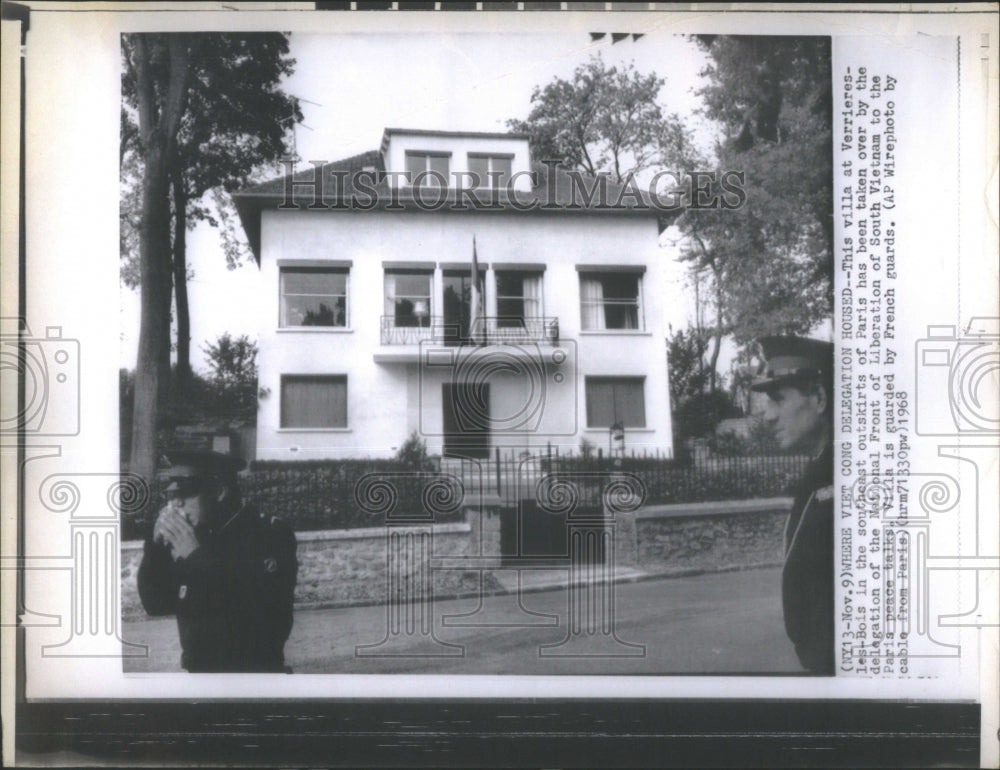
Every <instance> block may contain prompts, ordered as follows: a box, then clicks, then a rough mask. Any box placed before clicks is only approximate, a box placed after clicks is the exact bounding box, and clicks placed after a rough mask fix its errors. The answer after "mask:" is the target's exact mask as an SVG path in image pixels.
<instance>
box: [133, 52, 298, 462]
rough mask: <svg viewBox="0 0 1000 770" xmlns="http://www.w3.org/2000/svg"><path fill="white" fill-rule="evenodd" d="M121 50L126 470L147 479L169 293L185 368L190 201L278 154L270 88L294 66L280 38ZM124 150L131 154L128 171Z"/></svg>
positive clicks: (279, 123)
mask: <svg viewBox="0 0 1000 770" xmlns="http://www.w3.org/2000/svg"><path fill="white" fill-rule="evenodd" d="M122 55H123V59H124V74H123V79H122V96H123V99H122V101H123V108H122V126H123V131H122V147H121V157H122V167H123V170H129V169H133V170H134V176H133V178H134V179H135V180H136V181H137V184H138V189H139V191H140V192H139V195H138V199H139V200H138V203H139V205H138V214H137V215H135V214H133V215H132V216H131V219H130V218H129V216H127V215H126V216H125V217H124V221H125V223H126V224H127V223H128V222H129V221H131V222H132V224H135V225H137V226H138V237H137V238H135V240H136V241H138V243H137V246H138V249H137V252H138V269H137V270H135V271H133V273H132V274H133V275H137V277H138V285H139V289H140V303H141V310H140V329H139V355H138V359H137V362H136V372H135V406H134V419H133V431H132V448H131V457H130V466H131V468H132V470H133V471H135V472H137V473H140V474H142V475H144V476H146V477H147V478H148V477H151V476H152V473H153V472H154V470H155V461H156V438H155V434H156V427H157V415H158V408H159V401H160V396H161V384H162V383H164V382H165V377H166V374H167V372H168V371H169V365H168V364H169V345H170V305H171V299H172V294H173V290H174V289H175V288H176V290H177V299H178V303H177V305H178V324H179V326H181V325H183V326H184V329H183V330H181V329H179V334H178V338H179V339H178V343H179V345H178V347H179V350H178V354H179V359H182V360H183V361H184V365H185V368H187V358H188V354H187V348H186V346H187V344H188V339H189V336H190V334H189V331H188V330H187V327H186V325H187V306H186V297H187V295H186V280H187V267H186V259H185V257H184V252H185V232H186V230H187V227H188V225H189V223H192V222H193V221H195V220H197V219H199V218H205V217H207V216H208V214H207V212H206V210H205V209H203V208H199V204H198V201H199V199H200V197H201V195H202V194H203V193H204V192H205V191H206V190H208V189H210V188H212V187H215V186H218V185H233V186H237V185H239V184H241V183H242V182H243V181H245V180H246V178H247V176H248V175H249V174H250V173H252V171H253V168H254V166H255V165H257V164H258V163H259V162H262V161H266V160H268V159H272V158H274V157H276V156H277V155H280V153H281V152H282V151H283V144H282V141H283V140H282V137H283V136H284V129H285V127H286V126H287V123H288V121H289V120H299V119H301V114H300V113H299V112H298V108H297V105H296V104H295V101H294V99H292V97H289V96H288V95H287V94H285V93H284V92H283V91H282V90H281V88H280V85H281V82H282V79H283V78H284V77H285V76H286V75H288V74H289V73H290V72H291V71H292V68H293V66H294V60H293V59H291V58H290V57H289V56H288V40H287V37H286V36H285V35H281V34H253V35H229V34H198V35H187V34H134V35H125V36H123V38H122ZM131 122H134V125H135V130H134V131H133V130H132V129H131V128H130V123H131ZM129 153H134V155H135V157H134V163H133V165H131V166H130V165H129V163H130V161H129V158H128V155H129ZM125 200H126V201H127V200H128V196H127V195H126V196H125ZM123 208H124V206H123ZM171 225H173V228H171ZM128 237H129V236H128V234H127V233H126V234H125V235H124V236H123V239H122V240H123V247H126V246H127V243H128ZM127 274H128V273H127V271H126V272H125V273H124V274H123V278H124V276H125V275H127ZM182 345H183V346H184V349H183V351H182V350H181V346H182ZM165 362H167V365H166V366H165Z"/></svg>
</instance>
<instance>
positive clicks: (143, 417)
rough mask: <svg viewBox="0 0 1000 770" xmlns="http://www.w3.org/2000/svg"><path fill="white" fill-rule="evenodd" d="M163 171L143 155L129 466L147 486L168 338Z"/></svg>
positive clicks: (155, 157) (159, 162) (157, 157)
mask: <svg viewBox="0 0 1000 770" xmlns="http://www.w3.org/2000/svg"><path fill="white" fill-rule="evenodd" d="M165 166H166V163H165V160H164V158H163V153H162V151H160V152H149V153H148V154H147V163H146V169H145V173H144V179H143V191H142V207H143V226H142V234H141V236H140V240H139V255H140V300H141V310H140V316H139V354H138V358H137V360H136V367H135V404H134V407H133V413H132V457H131V463H130V465H131V470H132V471H133V472H134V473H138V474H140V475H142V476H143V477H145V478H146V479H147V480H151V479H152V478H153V474H154V473H155V471H156V458H157V446H156V428H157V424H158V421H159V411H160V410H159V406H160V404H159V401H160V386H161V384H162V383H161V375H162V367H163V361H162V359H163V351H164V350H167V351H169V350H170V336H169V333H168V334H166V335H165V334H164V324H163V308H164V306H165V305H166V302H167V301H169V296H170V294H169V287H170V208H169V198H168V185H167V172H166V168H165ZM165 298H167V300H166V301H165ZM168 329H169V326H168Z"/></svg>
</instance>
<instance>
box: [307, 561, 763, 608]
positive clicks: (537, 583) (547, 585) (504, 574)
mask: <svg viewBox="0 0 1000 770" xmlns="http://www.w3.org/2000/svg"><path fill="white" fill-rule="evenodd" d="M542 562H543V560H524V562H523V564H521V565H518V564H510V565H501V566H496V567H490V568H488V569H486V568H483V569H480V570H479V571H480V573H481V574H482V580H481V582H480V590H479V591H477V592H469V591H466V592H461V593H458V592H449V593H445V592H441V593H435V595H434V599H435V601H449V600H454V599H469V598H475V597H477V596H480V597H487V596H505V595H509V594H530V593H539V592H542V591H556V590H565V589H567V588H569V586H570V569H571V568H570V566H569V565H568V564H565V563H562V564H556V563H549V564H544V563H542ZM780 566H781V564H780V562H762V563H760V564H750V565H740V566H736V567H723V568H719V569H696V568H676V567H674V568H661V569H641V568H638V567H627V566H618V565H615V568H614V577H613V581H612V582H613V583H614V585H616V586H620V585H628V584H630V583H639V582H644V581H647V580H660V579H668V578H688V577H696V576H698V575H707V574H725V573H730V572H743V571H746V570H758V569H770V568H775V567H780ZM453 568H454V567H453ZM470 571H473V570H471V569H470ZM607 579H608V575H607V574H605V570H604V569H601V568H598V567H592V568H591V569H589V570H586V571H585V572H584V574H581V575H578V576H577V579H576V580H574V581H573V585H575V586H585V585H593V584H595V583H600V582H604V581H606V580H607ZM384 604H385V602H384V601H373V602H356V601H353V602H338V601H325V602H296V604H295V609H296V610H328V609H343V608H347V607H372V606H381V605H384Z"/></svg>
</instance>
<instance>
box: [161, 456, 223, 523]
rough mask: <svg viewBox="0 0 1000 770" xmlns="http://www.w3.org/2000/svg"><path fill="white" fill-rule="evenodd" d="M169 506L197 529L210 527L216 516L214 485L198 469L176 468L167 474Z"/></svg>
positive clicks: (189, 467) (180, 466)
mask: <svg viewBox="0 0 1000 770" xmlns="http://www.w3.org/2000/svg"><path fill="white" fill-rule="evenodd" d="M167 477H168V483H167V487H166V493H167V500H168V501H169V505H170V506H171V507H172V508H174V509H175V510H177V511H179V512H180V513H181V514H182V515H183V516H184V518H186V519H187V520H188V522H189V523H190V524H191V526H193V527H195V528H196V529H197V528H199V525H201V528H204V527H206V526H208V525H209V524H210V523H211V521H212V518H213V516H214V514H215V511H216V508H217V501H216V499H215V495H214V492H215V489H214V485H213V484H212V483H211V481H210V479H207V478H206V477H204V476H202V475H201V474H200V473H199V471H198V469H197V468H193V467H191V466H188V465H179V466H174V467H173V468H171V469H170V471H169V473H168V474H167Z"/></svg>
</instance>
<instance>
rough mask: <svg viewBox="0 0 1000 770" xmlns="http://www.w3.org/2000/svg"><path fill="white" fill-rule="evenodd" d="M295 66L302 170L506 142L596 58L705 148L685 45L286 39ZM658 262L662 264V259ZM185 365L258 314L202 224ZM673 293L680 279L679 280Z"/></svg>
mask: <svg viewBox="0 0 1000 770" xmlns="http://www.w3.org/2000/svg"><path fill="white" fill-rule="evenodd" d="M290 49H291V54H292V56H293V57H294V58H295V59H296V62H297V63H296V69H295V72H294V74H293V75H292V76H291V77H290V78H289V79H288V80H287V83H286V86H285V87H286V90H287V91H288V92H289V93H291V94H293V95H294V96H296V97H298V98H299V99H301V100H302V112H303V125H300V126H298V127H297V129H296V150H297V152H298V155H299V157H300V158H301V159H302V160H303V161H332V160H337V159H340V158H345V157H349V156H351V155H355V154H357V153H359V152H363V151H366V150H373V149H377V148H378V146H379V143H380V142H381V138H382V132H383V129H385V128H386V127H389V126H391V127H397V128H420V129H441V130H451V131H456V130H467V131H505V130H507V125H506V121H507V120H508V119H513V118H520V119H523V118H526V117H527V116H528V113H529V111H530V109H531V92H532V89H533V88H534V87H535V86H539V85H540V86H544V85H546V84H547V83H549V82H550V81H551V80H552V79H554V78H555V77H562V78H569V77H570V76H571V75H572V73H573V70H574V69H575V68H576V67H577V66H579V65H580V64H583V63H585V62H586V61H588V60H589V58H590V57H591V56H592V55H594V54H600V56H601V57H602V58H603V59H604V61H605V62H606V63H607V64H615V65H627V64H629V63H630V62H631V63H634V64H635V67H636V69H637V70H638V71H639V72H641V73H644V74H645V73H649V72H655V73H656V74H657V75H659V76H660V77H663V78H665V79H666V82H665V84H664V86H663V88H662V90H661V92H660V103H661V106H662V107H663V108H664V111H665V112H668V113H669V112H677V113H678V114H679V115H681V116H682V118H684V119H685V120H686V121H687V122H688V124H689V125H690V126H691V127H692V128H694V129H696V130H698V129H699V128H701V129H702V130H701V131H700V132H699V134H698V136H699V138H700V139H701V140H702V141H703V142H705V143H706V149H707V148H708V147H710V146H711V140H710V137H709V134H708V132H706V131H705V130H704V128H705V123H704V122H703V121H702V120H701V119H700V118H699V117H698V115H697V114H696V110H697V108H698V106H699V100H698V98H697V97H696V96H695V95H694V93H693V92H694V90H695V89H696V88H697V87H698V86H699V84H700V82H701V81H700V77H699V74H698V73H699V71H700V70H701V69H702V67H703V66H704V65H705V63H706V59H705V56H704V54H703V53H702V52H701V51H700V50H699V49H698V48H697V46H696V45H695V44H694V43H693V42H692V41H690V40H688V39H687V38H684V37H682V36H677V35H665V34H648V35H645V36H643V37H641V38H639V39H638V40H633V39H632V38H631V37H629V38H626V39H625V40H622V41H620V42H618V43H615V44H612V43H611V41H610V36H606V37H605V38H604V39H603V40H599V41H592V40H591V39H590V36H589V35H588V34H586V33H581V32H578V31H574V32H565V33H557V34H553V33H544V34H540V33H539V34H530V33H529V34H523V33H493V34H488V33H475V34H473V33H454V34H449V33H445V32H441V33H436V34H434V35H427V34H424V35H417V34H413V33H395V34H357V33H354V34H350V35H346V34H345V35H327V34H323V35H318V34H316V35H310V34H294V35H292V36H291V38H290ZM663 251H664V258H670V256H669V252H670V250H669V249H664V250H663ZM188 262H189V265H190V266H191V268H192V270H193V272H194V277H193V278H192V279H190V280H189V282H188V291H189V299H190V305H191V337H192V339H191V358H192V361H191V363H192V366H193V367H194V368H195V370H198V371H202V372H206V371H207V366H206V364H205V358H204V354H203V349H202V348H203V346H204V345H205V344H206V342H210V341H214V340H216V339H217V338H218V336H219V335H221V334H222V333H224V332H226V331H228V332H230V333H231V334H233V335H240V334H247V335H248V336H249V337H250V338H251V339H256V337H257V330H258V328H259V325H260V318H259V317H258V315H257V313H256V310H255V308H256V307H257V305H258V303H257V302H256V301H255V298H256V297H258V296H259V294H260V292H261V290H262V287H261V285H260V279H259V273H258V269H257V267H256V264H255V263H254V261H253V260H252V259H250V260H248V262H247V264H245V265H243V266H242V267H240V268H237V269H236V270H232V271H230V270H227V269H226V264H225V258H224V257H223V254H222V251H221V247H220V240H219V235H218V233H217V232H216V231H215V230H213V229H212V228H211V227H209V226H207V225H199V226H198V227H197V228H196V230H195V231H194V232H192V233H189V235H188ZM677 276H678V277H677V283H678V292H679V293H680V292H682V291H683V288H682V276H681V271H680V269H678V274H677ZM121 303H122V333H121V359H120V364H121V366H122V367H125V368H129V369H131V368H133V367H134V366H135V360H136V348H137V344H138V331H139V298H138V292H135V291H131V290H129V289H127V288H124V287H123V288H122V292H121ZM672 307H673V308H674V309H673V310H672V312H673V313H674V316H673V317H671V318H670V321H671V323H672V324H674V326H685V325H687V321H688V317H689V315H690V314H691V312H692V310H691V309H690V308H688V307H686V306H684V305H682V304H678V303H672Z"/></svg>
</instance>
